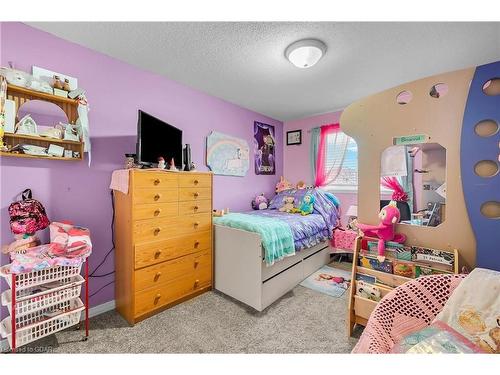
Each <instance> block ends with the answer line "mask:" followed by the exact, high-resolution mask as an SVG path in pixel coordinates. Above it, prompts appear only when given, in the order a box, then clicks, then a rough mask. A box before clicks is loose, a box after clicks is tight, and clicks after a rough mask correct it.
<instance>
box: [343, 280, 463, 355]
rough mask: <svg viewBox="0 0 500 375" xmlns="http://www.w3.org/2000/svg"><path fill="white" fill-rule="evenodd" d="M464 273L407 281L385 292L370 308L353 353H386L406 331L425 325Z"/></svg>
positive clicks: (437, 311) (432, 319)
mask: <svg viewBox="0 0 500 375" xmlns="http://www.w3.org/2000/svg"><path fill="white" fill-rule="evenodd" d="M465 277H466V275H444V274H443V275H432V276H424V277H419V278H418V279H415V280H411V281H409V282H407V283H405V284H403V285H401V286H399V287H397V288H395V289H394V290H392V291H391V292H390V293H389V294H387V295H386V296H385V297H384V298H383V299H382V300H381V301H380V302H379V304H378V305H377V307H376V308H375V310H373V312H372V314H371V316H370V319H369V320H368V323H367V325H366V328H365V330H364V332H363V334H362V335H361V338H360V339H359V341H358V343H357V344H356V346H355V347H354V349H353V351H352V352H353V353H389V352H390V351H391V349H392V347H393V346H394V344H395V343H396V342H399V341H400V340H401V339H402V338H403V337H404V336H406V335H408V334H409V333H412V332H415V331H418V330H420V329H422V328H424V327H427V326H429V325H430V324H431V323H432V322H433V321H434V318H435V317H436V315H437V314H438V313H439V312H440V311H441V310H442V309H443V307H444V304H445V303H446V301H448V298H449V297H450V295H451V293H452V292H453V290H455V288H456V287H457V286H458V285H459V284H460V282H461V281H462V280H463V279H464V278H465Z"/></svg>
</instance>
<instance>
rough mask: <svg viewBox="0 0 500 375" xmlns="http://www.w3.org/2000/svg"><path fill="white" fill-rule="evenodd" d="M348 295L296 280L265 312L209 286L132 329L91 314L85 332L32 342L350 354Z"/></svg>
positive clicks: (78, 347) (98, 348)
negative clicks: (331, 293)
mask: <svg viewBox="0 0 500 375" xmlns="http://www.w3.org/2000/svg"><path fill="white" fill-rule="evenodd" d="M346 312H347V293H345V294H344V295H343V296H342V297H340V298H334V297H330V296H328V295H325V294H321V293H318V292H315V291H313V290H310V289H307V288H304V287H301V286H297V287H296V288H295V289H293V290H292V291H291V292H289V293H287V294H286V295H285V296H283V297H282V298H281V299H279V300H278V301H276V302H275V303H274V304H273V305H271V306H270V307H268V308H267V309H266V310H264V311H263V312H260V313H259V312H257V311H255V310H253V309H251V308H249V307H247V306H245V305H243V304H241V303H239V302H237V301H235V300H233V299H231V298H229V297H227V296H225V295H223V294H220V293H218V292H208V293H205V294H203V295H201V296H198V297H196V298H194V299H192V300H189V301H187V302H184V303H182V304H180V305H177V306H175V307H172V308H171V309H168V310H165V311H163V312H161V313H159V314H157V315H155V316H153V317H151V318H149V319H146V320H144V321H142V322H140V323H138V324H136V325H135V326H134V327H130V326H129V325H128V324H127V323H126V321H125V320H123V319H122V318H121V316H120V315H119V314H118V313H116V312H115V311H110V312H107V313H104V314H101V315H99V316H96V317H94V318H92V319H91V323H90V327H91V331H90V337H89V339H88V340H87V341H85V342H82V341H80V340H81V337H82V332H80V331H75V330H74V329H70V330H67V331H64V332H60V333H57V334H55V335H52V336H50V337H47V338H45V339H42V340H39V341H37V342H36V343H33V344H32V345H31V346H30V347H29V348H27V350H29V351H30V352H33V351H36V352H46V351H48V352H53V353H349V352H350V351H351V350H352V348H353V347H354V345H355V344H356V342H357V339H358V338H359V335H360V333H361V332H360V330H359V329H358V330H357V331H356V332H355V338H348V337H347V335H346V322H345V319H346Z"/></svg>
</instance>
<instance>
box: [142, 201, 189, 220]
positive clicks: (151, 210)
mask: <svg viewBox="0 0 500 375" xmlns="http://www.w3.org/2000/svg"><path fill="white" fill-rule="evenodd" d="M133 210H134V213H133V217H134V220H143V219H155V218H162V217H172V216H177V215H178V214H179V204H178V203H177V202H171V203H152V204H141V205H136V206H134V208H133Z"/></svg>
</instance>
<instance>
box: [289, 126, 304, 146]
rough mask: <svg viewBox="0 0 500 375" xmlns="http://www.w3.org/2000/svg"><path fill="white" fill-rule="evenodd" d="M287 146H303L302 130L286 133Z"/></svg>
mask: <svg viewBox="0 0 500 375" xmlns="http://www.w3.org/2000/svg"><path fill="white" fill-rule="evenodd" d="M286 144H287V146H288V145H300V144H302V130H292V131H289V132H286Z"/></svg>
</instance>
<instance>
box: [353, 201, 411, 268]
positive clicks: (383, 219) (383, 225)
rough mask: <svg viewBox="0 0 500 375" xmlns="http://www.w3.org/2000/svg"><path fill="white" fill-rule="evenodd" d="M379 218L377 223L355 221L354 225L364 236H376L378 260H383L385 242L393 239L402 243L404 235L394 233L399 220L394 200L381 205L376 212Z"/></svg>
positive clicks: (404, 238)
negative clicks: (368, 223)
mask: <svg viewBox="0 0 500 375" xmlns="http://www.w3.org/2000/svg"><path fill="white" fill-rule="evenodd" d="M378 217H379V218H380V224H379V225H367V224H361V223H358V222H357V221H356V222H355V226H356V227H357V228H358V229H359V230H361V231H362V232H363V233H364V235H365V236H368V237H378V238H379V240H378V246H377V248H378V257H377V258H378V260H379V261H381V262H383V261H384V259H385V242H386V241H393V242H398V243H404V242H405V241H406V236H405V235H404V234H401V233H395V228H394V226H395V225H396V223H398V222H399V219H400V213H399V209H398V208H397V206H396V202H395V201H391V202H390V203H389V204H388V205H387V206H385V207H383V208H382V209H381V210H380V213H379V214H378Z"/></svg>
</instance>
